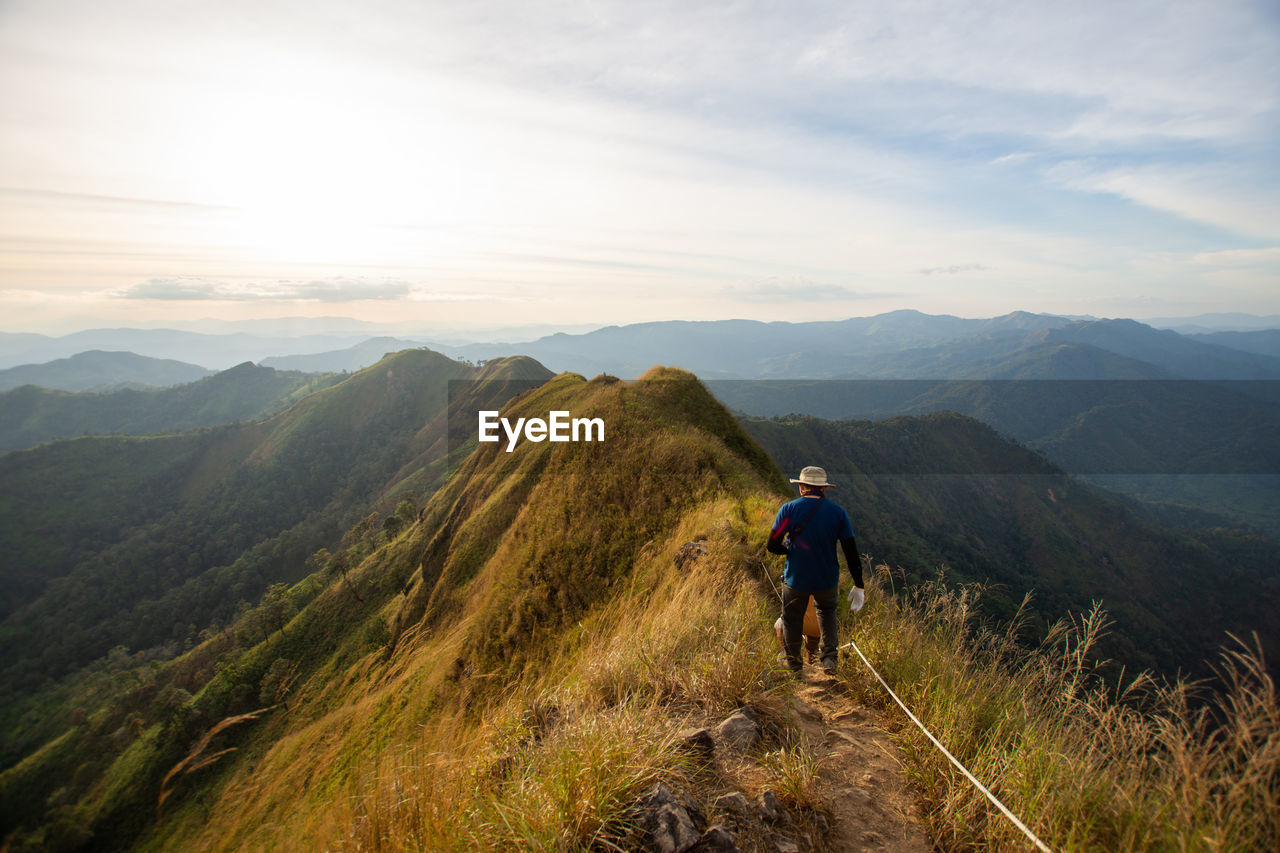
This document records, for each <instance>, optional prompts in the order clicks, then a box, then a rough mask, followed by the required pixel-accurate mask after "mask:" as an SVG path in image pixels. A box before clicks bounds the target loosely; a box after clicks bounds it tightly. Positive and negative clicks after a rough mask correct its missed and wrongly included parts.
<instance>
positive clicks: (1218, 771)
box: [848, 567, 1280, 851]
mask: <svg viewBox="0 0 1280 853" xmlns="http://www.w3.org/2000/svg"><path fill="white" fill-rule="evenodd" d="M885 582H886V573H885V572H884V570H883V567H881V571H880V572H879V573H878V576H877V577H876V578H875V579H874V580H873V581H872V582H871V584H870V586H871V588H872V590H873V591H872V592H871V593H870V594H869V595H868V601H869V602H872V603H871V604H870V605H869V606H868V608H867V609H866V611H865V612H864V616H863V617H862V618H861V619H860V620H859V624H858V626H857V631H856V634H855V639H856V641H857V642H858V644H859V647H860V648H861V649H862V650H863V652H864V653H865V654H866V655H867V656H868V658H869V659H870V660H871V662H872V664H873V665H874V666H876V668H877V669H878V670H879V671H880V673H881V674H882V675H883V676H884V677H885V679H886V680H887V681H888V682H889V683H890V684H891V685H893V686H894V689H895V690H896V691H897V692H898V693H899V695H900V696H901V697H902V698H903V700H904V701H905V702H906V703H907V705H908V706H909V707H911V708H912V710H913V711H914V712H915V713H916V715H917V716H919V717H920V718H921V720H922V721H923V722H924V724H925V725H926V726H927V727H929V729H930V730H931V731H932V732H933V733H934V734H935V735H936V736H937V737H938V738H939V740H941V741H942V742H943V743H944V744H946V745H947V747H948V749H950V750H951V751H952V752H953V753H954V754H955V755H956V757H957V758H958V759H959V760H960V761H962V762H963V763H964V764H965V765H966V766H967V767H968V768H969V769H970V771H971V772H973V773H974V774H975V775H976V776H977V777H978V778H979V779H982V780H983V781H984V782H985V783H986V784H987V785H988V787H990V788H991V789H992V790H993V792H994V793H995V794H996V795H997V796H998V797H1000V798H1001V799H1002V801H1003V802H1004V803H1005V804H1006V805H1007V806H1009V808H1010V809H1012V810H1013V812H1014V813H1015V814H1018V815H1019V816H1020V818H1021V819H1022V820H1023V821H1024V822H1025V823H1026V824H1027V825H1028V826H1029V827H1030V828H1031V829H1032V830H1033V831H1034V832H1036V833H1037V834H1038V835H1039V836H1040V837H1041V838H1042V839H1044V840H1045V842H1046V843H1048V844H1049V845H1050V846H1051V847H1053V849H1055V850H1058V851H1066V850H1081V851H1084V850H1125V851H1145V850H1150V851H1164V850H1231V851H1236V850H1239V851H1252V850H1275V849H1280V709H1278V706H1277V703H1276V695H1275V685H1274V682H1273V681H1272V679H1271V677H1270V675H1269V674H1268V672H1267V670H1266V666H1265V664H1264V662H1263V660H1262V656H1261V652H1260V651H1258V650H1257V649H1254V648H1250V647H1248V646H1246V645H1245V644H1243V643H1238V644H1237V645H1236V647H1234V648H1232V649H1230V650H1228V651H1226V652H1224V654H1223V658H1222V664H1221V668H1220V673H1221V681H1222V690H1221V691H1220V692H1215V691H1210V690H1209V688H1208V687H1207V686H1206V685H1193V684H1188V683H1186V682H1183V681H1179V682H1176V683H1173V684H1167V683H1163V682H1160V681H1157V680H1155V679H1153V678H1151V677H1149V676H1147V675H1145V674H1144V675H1140V676H1138V677H1136V678H1130V679H1129V680H1128V681H1127V682H1126V683H1125V684H1123V686H1121V687H1119V688H1117V687H1114V686H1110V687H1109V686H1107V685H1106V684H1104V683H1103V681H1102V680H1101V679H1100V678H1099V677H1097V676H1096V675H1095V670H1094V667H1093V666H1092V665H1091V664H1090V658H1089V650H1090V647H1091V646H1092V644H1093V642H1094V641H1095V640H1096V639H1097V637H1098V636H1099V634H1100V633H1101V632H1102V631H1104V630H1105V617H1104V615H1103V614H1102V613H1101V612H1100V611H1098V610H1097V609H1095V610H1094V612H1092V613H1089V614H1087V615H1086V616H1084V617H1082V618H1080V619H1078V620H1076V621H1074V622H1064V623H1061V624H1059V625H1057V626H1056V627H1055V628H1054V629H1053V630H1052V631H1051V632H1050V636H1049V637H1048V639H1047V640H1046V641H1045V642H1044V644H1043V645H1042V646H1041V647H1040V648H1039V649H1035V650H1027V649H1025V648H1021V647H1019V646H1018V645H1017V644H1016V643H1015V642H1014V640H1013V635H1014V633H1015V631H1014V628H1015V627H1016V626H1011V627H1010V628H1008V629H1006V630H1003V631H995V630H990V629H987V628H984V627H981V626H979V625H978V624H977V622H976V620H975V618H974V612H973V610H974V603H975V600H974V596H975V595H976V594H978V592H977V591H976V590H974V589H972V588H970V589H961V590H947V589H945V588H943V587H942V586H940V585H938V586H932V587H928V588H922V589H917V590H915V591H914V592H913V593H912V594H911V595H907V596H899V597H894V596H891V595H885V593H884V591H883V587H884V586H885ZM849 666H850V667H854V666H856V669H850V670H848V672H849V673H850V677H851V680H852V681H853V683H854V684H855V685H856V686H857V687H858V689H859V690H860V691H861V692H862V694H863V696H864V697H865V698H866V700H867V701H868V702H873V703H876V704H881V705H886V707H887V703H888V702H889V701H890V700H889V699H888V697H887V696H885V695H884V694H883V691H882V688H881V687H880V685H879V684H878V683H876V682H875V681H874V679H873V678H872V677H871V675H870V674H869V673H867V672H866V670H865V669H864V668H863V667H862V664H861V662H860V661H858V662H857V663H856V664H849ZM891 713H892V714H894V715H897V717H898V718H900V719H903V728H902V730H901V732H900V741H901V743H902V744H903V746H904V747H905V749H906V752H907V754H908V756H909V773H910V775H911V778H912V780H913V782H914V784H915V785H916V787H917V789H918V790H919V792H920V794H921V797H922V800H923V802H924V803H925V804H926V806H927V811H928V816H929V820H930V823H931V825H932V830H933V833H934V835H935V837H936V838H937V840H938V842H939V843H940V844H941V845H942V846H943V847H944V848H946V849H951V850H971V849H1018V848H1020V847H1021V846H1024V845H1025V844H1026V841H1025V839H1024V837H1023V836H1022V834H1021V833H1020V832H1019V831H1018V830H1017V829H1016V828H1015V827H1014V826H1013V825H1012V824H1011V823H1010V822H1009V821H1007V820H1006V819H1005V818H1004V817H1003V816H1001V815H1000V814H999V813H998V812H997V811H996V810H995V809H994V807H992V806H991V805H990V804H989V803H988V802H987V801H986V799H985V798H984V797H983V795H982V794H981V793H980V792H978V791H977V790H976V789H975V788H973V787H972V786H971V785H970V784H969V782H968V781H967V780H965V779H964V778H963V777H962V776H961V775H960V774H959V773H957V772H955V771H954V769H953V768H952V767H951V766H950V765H949V763H947V762H946V759H945V758H944V757H943V756H942V755H941V754H940V753H938V752H937V750H936V749H934V747H933V746H932V745H931V744H929V743H928V742H927V740H926V739H925V738H924V737H923V735H920V734H919V732H918V731H917V730H916V729H915V727H914V726H912V725H911V724H910V723H909V722H907V721H906V720H905V718H902V716H901V712H900V711H898V710H897V709H896V708H894V709H893V710H892V711H891Z"/></svg>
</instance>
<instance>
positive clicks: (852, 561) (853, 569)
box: [840, 536, 862, 589]
mask: <svg viewBox="0 0 1280 853" xmlns="http://www.w3.org/2000/svg"><path fill="white" fill-rule="evenodd" d="M840 548H841V549H842V550H843V551H844V561H845V563H847V564H848V566H849V576H850V577H852V578H853V585H854V586H856V587H857V588H858V589H862V559H861V558H860V557H859V556H858V541H857V540H856V539H854V538H853V537H852V536H846V537H845V538H844V539H841V540H840Z"/></svg>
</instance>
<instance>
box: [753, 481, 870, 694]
mask: <svg viewBox="0 0 1280 853" xmlns="http://www.w3.org/2000/svg"><path fill="white" fill-rule="evenodd" d="M791 482H793V483H796V484H797V485H798V486H799V487H800V497H798V498H796V499H795V500H793V501H790V502H788V503H785V504H783V505H782V508H781V509H779V510H778V515H777V517H776V518H774V520H773V529H772V530H771V531H770V532H769V543H768V546H767V547H768V549H769V550H770V551H771V552H772V553H774V554H786V555H787V564H786V569H785V570H784V571H783V574H782V644H783V658H784V660H785V661H786V664H787V666H788V667H790V668H791V671H792V672H796V673H798V672H801V671H802V670H803V668H804V664H803V663H802V662H801V660H800V644H801V642H802V638H803V634H802V626H803V622H804V612H805V608H806V607H807V606H808V604H809V598H810V596H812V597H813V600H814V602H815V603H816V604H817V606H818V607H817V610H818V625H819V629H820V631H821V636H822V668H823V670H825V671H826V672H828V673H834V672H835V671H836V663H837V661H838V652H837V649H838V647H839V639H838V637H837V635H836V632H837V623H836V607H837V606H838V605H839V603H840V594H839V588H840V559H839V557H837V556H836V543H837V542H839V543H840V548H841V550H843V551H844V559H845V563H847V564H848V566H849V575H850V576H851V577H852V578H853V589H852V590H850V591H849V609H850V610H852V611H854V612H857V611H858V610H861V609H862V602H863V600H864V597H865V593H864V592H863V588H862V561H861V560H860V559H859V558H858V543H857V542H856V541H855V540H854V538H853V525H852V524H851V523H850V522H849V514H848V513H847V512H845V511H844V508H843V507H841V506H840V505H839V504H837V503H835V502H834V501H830V500H827V496H826V493H827V489H828V488H830V487H831V485H832V484H831V483H829V482H827V472H826V471H825V470H823V469H822V468H819V467H817V466H816V465H810V466H808V467H807V468H805V469H804V470H802V471H801V472H800V478H799V479H793V480H792V481H791Z"/></svg>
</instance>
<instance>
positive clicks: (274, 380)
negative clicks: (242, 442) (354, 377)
mask: <svg viewBox="0 0 1280 853" xmlns="http://www.w3.org/2000/svg"><path fill="white" fill-rule="evenodd" d="M340 379H342V377H341V376H340V375H336V374H319V375H317V374H311V373H300V372H284V371H279V370H273V369H271V368H267V367H258V366H256V365H254V364H251V363H248V362H246V363H245V364H241V365H239V366H237V367H233V368H230V369H228V370H224V371H222V372H220V373H216V374H214V375H212V376H209V377H207V378H204V379H200V380H198V381H194V382H188V383H186V384H181V385H177V386H175V387H172V388H152V389H139V388H123V389H118V390H114V391H104V392H98V393H94V392H81V393H71V392H68V391H59V390H51V389H50V388H41V387H36V386H35V385H26V386H23V387H21V388H16V389H14V390H12V391H6V392H3V393H0V452H4V451H7V450H18V449H22V448H26V447H34V446H35V445H37V444H43V443H44V442H46V441H52V440H53V439H55V438H76V437H78V436H83V435H151V434H154V433H163V432H180V431H183V430H192V429H197V428H199V427H210V426H217V425H219V424H228V423H233V422H235V421H248V420H255V419H257V418H261V417H265V416H267V415H270V414H273V413H275V412H277V411H279V410H280V409H283V408H285V407H286V406H288V405H290V404H291V403H294V402H296V401H298V400H300V399H301V398H302V397H305V396H306V395H307V394H310V393H312V392H314V391H318V390H320V389H321V388H326V387H328V386H329V385H332V384H334V383H335V382H337V381H339V380H340Z"/></svg>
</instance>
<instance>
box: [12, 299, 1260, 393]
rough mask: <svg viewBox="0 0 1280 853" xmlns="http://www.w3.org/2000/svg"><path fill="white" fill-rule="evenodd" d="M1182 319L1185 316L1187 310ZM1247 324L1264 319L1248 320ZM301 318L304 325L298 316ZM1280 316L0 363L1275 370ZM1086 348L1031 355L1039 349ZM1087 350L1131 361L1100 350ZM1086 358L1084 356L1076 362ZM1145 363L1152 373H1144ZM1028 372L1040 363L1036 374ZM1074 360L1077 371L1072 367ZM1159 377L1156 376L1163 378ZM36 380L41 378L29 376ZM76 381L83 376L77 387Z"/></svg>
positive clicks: (583, 369)
mask: <svg viewBox="0 0 1280 853" xmlns="http://www.w3.org/2000/svg"><path fill="white" fill-rule="evenodd" d="M1193 319H1194V318H1193ZM1254 319H1255V320H1256V322H1257V323H1258V324H1262V323H1265V322H1267V321H1268V320H1269V319H1270V318H1254ZM299 328H302V327H299ZM1277 328H1280V321H1278V322H1276V323H1274V324H1272V326H1271V328H1269V329H1268V328H1261V327H1258V326H1256V325H1255V326H1254V327H1251V328H1250V329H1249V330H1243V331H1231V332H1227V331H1221V330H1219V329H1215V328H1213V327H1210V326H1195V327H1194V330H1195V333H1194V334H1179V333H1178V332H1175V331H1170V330H1167V329H1164V330H1161V329H1157V328H1154V327H1152V326H1151V325H1147V324H1143V323H1139V322H1136V321H1134V320H1096V319H1080V318H1072V317H1062V316H1057V315H1049V314H1032V313H1028V312H1024V311H1017V312H1013V313H1011V314H1006V315H1004V316H1001V317H992V318H989V319H966V318H960V317H953V316H950V315H930V314H923V313H921V312H919V311H893V312H890V313H887V314H880V315H877V316H874V317H855V318H851V319H847V320H836V321H822V322H809V323H786V322H773V323H764V322H758V321H753V320H719V321H679V320H677V321H664V322H653V323H637V324H632V325H627V326H608V327H605V328H601V329H596V330H595V331H591V332H586V333H578V334H569V333H557V334H552V335H548V336H545V337H540V338H537V339H536V340H528V341H515V342H510V343H469V344H457V343H452V342H447V341H443V340H433V339H432V338H431V336H404V337H395V338H391V337H384V338H370V337H368V336H361V335H359V334H353V333H344V334H311V335H300V336H297V337H270V336H267V335H263V334H249V333H244V332H237V333H234V334H201V333H196V332H184V331H175V330H139V329H98V330H90V331H85V332H77V333H75V334H73V335H66V336H64V337H60V338H49V337H45V336H42V335H30V334H8V333H0V368H3V367H10V366H13V365H17V364H34V363H42V362H45V361H49V360H51V359H56V358H66V357H69V356H71V355H75V354H77V353H81V352H84V351H86V350H91V349H92V350H103V349H110V350H122V351H129V352H133V353H136V354H138V355H145V356H149V357H152V358H165V359H177V360H180V361H184V362H187V363H190V364H197V365H201V366H204V367H206V368H215V369H225V368H227V367H231V366H233V365H235V364H239V363H241V362H245V361H252V362H255V363H258V364H262V365H264V366H269V367H275V368H277V369H281V370H305V371H310V372H325V373H327V372H341V371H344V370H345V371H347V372H354V371H355V370H359V369H362V368H364V367H367V366H368V365H370V364H373V363H374V362H376V361H377V360H378V359H379V358H381V357H382V356H383V355H384V354H386V353H387V352H393V351H397V350H400V349H408V348H414V347H422V346H426V347H429V348H431V349H434V350H436V351H438V352H442V353H444V354H446V355H449V356H450V357H453V358H459V359H465V360H467V361H471V362H478V361H484V360H487V359H490V358H495V357H498V356H508V355H527V356H529V357H531V358H536V359H537V360H539V361H540V362H541V363H543V364H545V365H547V366H548V367H549V368H551V369H552V370H558V371H564V370H571V371H575V372H578V373H582V374H583V375H587V376H592V375H596V374H599V373H608V374H613V375H616V376H621V377H624V378H626V377H634V376H637V375H639V374H640V373H642V372H644V371H645V370H647V369H648V368H649V367H651V366H652V365H654V364H677V365H681V366H682V367H685V368H687V369H690V370H692V371H694V372H695V373H697V374H698V375H699V376H700V377H702V378H704V379H716V378H723V379H729V378H737V379H765V378H811V379H820V378H842V379H857V378H902V379H919V378H1000V377H1001V376H1002V375H1003V373H1008V372H1010V371H1022V374H1023V375H1024V378H1041V379H1053V378H1117V379H1128V378H1148V376H1147V375H1146V374H1150V375H1151V377H1152V378H1155V377H1158V376H1166V374H1162V373H1160V372H1159V371H1167V372H1168V374H1172V376H1176V377H1182V378H1214V379H1259V378H1280V352H1278V351H1277V350H1278V349H1280V331H1277ZM1063 345H1067V346H1073V347H1091V348H1093V349H1092V350H1086V351H1085V352H1083V353H1079V354H1074V355H1067V354H1064V355H1061V356H1059V361H1064V360H1066V359H1067V358H1071V359H1073V360H1074V363H1073V364H1072V365H1070V366H1068V368H1067V369H1068V371H1075V373H1070V374H1069V375H1067V376H1057V375H1046V373H1045V371H1052V370H1055V369H1057V368H1058V367H1059V366H1060V365H1053V364H1036V363H1035V361H1036V359H1037V358H1043V356H1038V355H1036V353H1035V351H1036V350H1037V348H1043V347H1053V346H1063ZM1096 351H1102V352H1105V353H1110V354H1111V355H1113V356H1120V357H1123V358H1127V359H1131V360H1135V361H1140V362H1143V364H1141V365H1135V364H1131V363H1127V362H1122V361H1118V360H1116V359H1108V358H1107V357H1105V356H1101V355H1099V354H1098V352H1096ZM1090 360H1092V361H1093V362H1096V363H1094V364H1091V365H1085V364H1084V363H1085V362H1087V361H1090ZM1153 369H1154V370H1153ZM1027 371H1039V372H1038V373H1037V374H1036V375H1035V376H1034V377H1032V376H1025V374H1026V372H1027ZM1081 371H1084V372H1085V375H1080V376H1078V375H1076V374H1079V373H1080V372H1081ZM1166 378H1167V376H1166ZM34 384H39V383H34ZM82 387H87V386H82Z"/></svg>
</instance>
